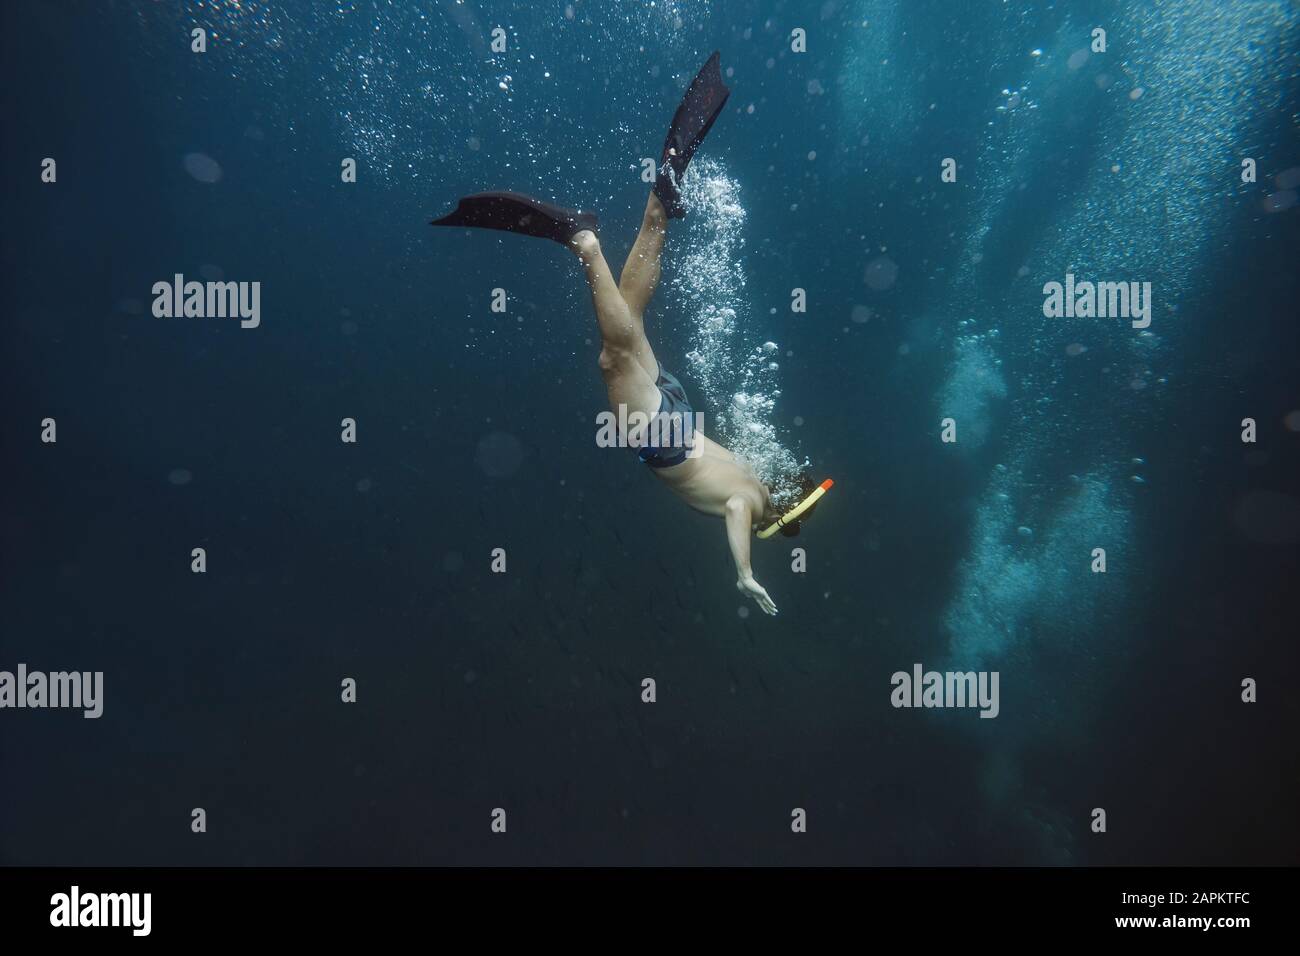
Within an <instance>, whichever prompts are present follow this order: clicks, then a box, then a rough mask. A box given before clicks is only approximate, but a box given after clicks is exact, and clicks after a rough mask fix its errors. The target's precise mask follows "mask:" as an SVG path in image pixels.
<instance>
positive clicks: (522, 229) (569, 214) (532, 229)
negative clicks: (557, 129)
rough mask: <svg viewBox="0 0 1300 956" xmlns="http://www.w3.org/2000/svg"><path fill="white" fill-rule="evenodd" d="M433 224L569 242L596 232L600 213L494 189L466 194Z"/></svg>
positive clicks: (432, 224) (432, 223)
mask: <svg viewBox="0 0 1300 956" xmlns="http://www.w3.org/2000/svg"><path fill="white" fill-rule="evenodd" d="M429 225H431V226H472V227H475V228H477V229H501V230H503V231H504V232H518V233H522V234H523V235H525V236H536V237H537V238H539V239H554V240H555V241H556V242H561V243H567V242H568V241H569V240H570V239H572V238H573V236H574V234H575V233H578V232H581V231H582V230H584V229H590V230H591V231H592V232H595V231H596V214H595V213H591V212H580V211H579V210H577V209H565V208H564V207H563V206H553V205H551V204H550V203H545V202H542V201H541V200H540V199H534V198H533V197H532V196H525V195H524V194H523V193H509V192H493V193H478V194H476V195H473V196H465V197H464V198H462V199H461V200H460V202H459V203H457V204H456V209H455V210H454V211H453V212H450V213H448V214H447V215H445V216H443V217H442V218H441V219H434V220H433V221H432V222H431V223H429Z"/></svg>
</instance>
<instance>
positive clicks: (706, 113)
mask: <svg viewBox="0 0 1300 956" xmlns="http://www.w3.org/2000/svg"><path fill="white" fill-rule="evenodd" d="M718 60H719V54H718V52H717V51H716V50H715V51H714V52H713V56H711V57H709V59H708V61H707V62H706V63H705V64H704V66H703V67H701V68H700V72H699V73H697V74H696V75H695V79H693V80H691V85H690V86H688V87H687V88H686V95H685V96H683V97H682V103H681V106H679V107H677V112H676V113H675V114H673V124H672V126H670V127H668V138H667V139H665V140H664V152H663V155H662V156H661V157H660V159H659V173H658V175H657V176H656V177H655V195H656V196H658V197H659V201H660V202H661V203H663V204H664V209H665V210H667V212H668V216H669V218H670V219H679V218H681V217H682V216H684V215H686V210H685V208H683V206H682V194H681V192H680V190H678V188H677V183H680V182H681V180H682V174H683V173H685V172H686V164H687V163H689V162H690V161H691V157H692V156H694V155H695V150H696V149H698V148H699V145H700V143H702V142H704V137H705V136H706V135H707V134H708V132H709V128H710V127H711V126H712V125H713V121H714V120H715V119H717V118H718V114H719V113H721V112H722V107H723V106H724V105H725V104H726V102H727V97H728V96H730V95H731V90H729V89H728V88H727V85H726V84H725V83H723V82H722V71H721V69H720V68H719V66H718ZM670 172H671V175H670Z"/></svg>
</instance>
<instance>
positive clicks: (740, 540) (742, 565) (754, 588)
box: [726, 495, 776, 614]
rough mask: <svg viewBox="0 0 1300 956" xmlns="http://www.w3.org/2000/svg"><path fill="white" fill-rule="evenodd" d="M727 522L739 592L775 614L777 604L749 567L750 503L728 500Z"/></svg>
mask: <svg viewBox="0 0 1300 956" xmlns="http://www.w3.org/2000/svg"><path fill="white" fill-rule="evenodd" d="M726 521H727V543H728V544H730V545H731V557H732V558H733V559H734V560H735V562H736V575H737V578H738V580H737V581H736V588H737V590H739V591H742V592H744V593H745V594H748V595H749V596H750V597H752V598H753V599H754V600H755V601H756V602H757V603H758V606H759V607H761V608H762V609H763V610H764V611H765V612H767V613H768V614H775V613H776V604H775V603H773V601H772V599H771V598H770V597H769V596H768V594H767V592H766V591H765V590H763V586H762V585H761V584H759V583H758V582H757V581H755V580H754V571H753V569H752V568H750V566H749V533H750V529H751V528H752V526H753V521H752V519H751V518H750V511H749V502H748V501H746V500H745V498H743V497H742V496H741V495H733V496H732V497H731V498H729V499H728V500H727V514H726Z"/></svg>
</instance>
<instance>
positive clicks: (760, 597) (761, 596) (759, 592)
mask: <svg viewBox="0 0 1300 956" xmlns="http://www.w3.org/2000/svg"><path fill="white" fill-rule="evenodd" d="M736 590H737V591H742V592H743V593H745V594H748V595H749V596H750V597H752V598H753V599H754V600H755V601H756V602H757V603H758V606H759V607H761V608H762V609H763V610H764V612H766V613H767V614H772V615H775V614H776V604H775V603H773V601H772V599H771V598H770V597H768V594H767V591H766V590H764V589H763V585H761V584H759V583H758V582H757V581H755V580H754V579H753V578H752V577H751V578H741V579H740V580H739V581H737V582H736Z"/></svg>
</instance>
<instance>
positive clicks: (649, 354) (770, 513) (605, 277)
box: [433, 52, 830, 614]
mask: <svg viewBox="0 0 1300 956" xmlns="http://www.w3.org/2000/svg"><path fill="white" fill-rule="evenodd" d="M730 94H731V91H730V90H729V89H728V88H727V87H726V85H725V84H724V83H723V82H722V74H721V72H720V70H719V67H718V54H717V53H716V52H715V53H714V54H713V55H712V56H711V57H709V59H708V62H707V63H705V64H704V67H703V68H702V69H701V70H700V72H699V74H698V75H697V76H696V77H695V79H694V80H693V81H691V85H690V87H688V88H687V90H686V95H685V96H684V97H683V98H682V103H681V105H680V106H679V107H678V108H677V112H676V114H675V115H674V116H673V121H672V126H671V127H669V130H668V136H667V138H666V139H665V141H664V148H663V154H662V156H661V159H660V167H659V173H658V175H657V176H656V178H655V185H654V189H653V191H652V192H651V193H650V196H649V198H648V199H647V201H646V208H645V216H644V218H643V219H642V221H641V231H640V232H639V233H638V235H637V238H636V243H635V244H634V245H633V246H632V251H631V253H630V254H629V255H628V258H627V262H626V263H625V264H624V265H623V272H622V275H621V276H620V277H619V280H618V283H617V284H615V282H614V277H613V272H612V271H611V270H610V267H609V264H608V263H607V262H606V261H605V257H604V255H603V254H602V253H601V249H600V240H599V239H597V238H596V216H595V215H594V214H593V213H588V212H580V211H577V210H572V209H565V208H563V207H561V206H554V205H551V204H549V203H545V202H541V201H539V200H537V199H533V198H531V197H529V196H524V195H522V194H520V193H511V192H491V193H479V194H478V195H474V196H466V197H465V198H463V199H461V200H460V202H459V204H458V205H457V206H456V209H455V211H454V212H452V213H450V214H449V215H446V216H443V217H442V218H441V219H436V220H434V221H433V225H435V226H474V227H478V228H483V229H501V230H505V231H507V232H518V233H522V234H524V235H528V236H536V237H539V238H545V239H553V240H555V241H556V242H559V243H562V244H564V245H565V246H567V247H568V248H569V249H570V250H572V251H573V252H574V253H576V254H577V256H578V258H579V259H580V260H581V262H582V265H583V268H584V269H585V271H586V274H587V283H588V285H590V287H591V298H592V302H593V304H594V305H595V308H596V324H597V325H598V326H599V328H600V337H601V350H600V371H601V375H602V376H603V377H604V380H605V388H606V389H607V391H608V394H609V403H610V407H611V408H612V409H614V410H615V413H618V412H619V410H620V409H621V410H622V412H623V413H624V414H623V415H620V420H626V419H627V418H630V417H631V413H640V414H641V415H642V416H643V419H642V420H648V419H658V420H659V421H661V422H662V421H665V420H667V418H668V417H672V418H673V419H674V420H676V421H682V420H686V421H690V420H692V419H693V418H694V416H693V413H692V410H691V406H690V402H689V400H688V399H687V397H686V391H685V389H683V388H682V384H681V382H679V381H678V380H677V378H676V377H675V376H674V375H673V374H672V373H670V372H668V371H666V370H665V369H664V368H663V366H662V365H660V364H659V360H658V359H657V358H656V357H655V353H654V350H653V349H652V348H651V347H650V342H649V340H647V339H646V334H645V323H644V320H643V316H644V314H645V309H646V306H647V305H648V304H649V302H650V297H651V296H652V295H653V294H654V290H655V286H656V285H657V284H658V282H659V268H660V266H659V262H660V256H661V255H662V252H663V247H664V237H665V235H666V233H667V230H668V220H669V219H678V218H681V217H682V216H684V215H685V214H686V210H685V209H684V208H683V206H682V201H681V193H680V191H679V188H678V184H679V183H680V182H681V179H682V175H683V174H684V173H685V171H686V166H687V164H688V163H689V162H690V161H691V157H692V156H694V155H695V151H696V149H698V148H699V146H700V143H701V142H703V140H704V137H705V135H706V134H707V133H708V132H709V128H710V127H712V126H713V121H714V120H716V119H717V118H718V115H719V114H720V113H721V112H722V107H723V105H724V104H725V103H726V102H727V97H728V96H729V95H730ZM679 415H680V418H678V417H677V416H679ZM664 431H668V429H664V430H659V429H656V430H655V431H652V432H650V437H649V438H645V440H643V441H641V442H640V448H639V451H638V455H639V457H640V459H641V460H642V461H643V462H645V464H647V465H648V466H649V467H650V468H651V469H652V470H653V472H654V474H655V475H656V476H658V477H659V479H660V480H662V481H663V482H664V483H665V484H666V485H668V487H669V488H671V489H672V490H673V491H674V492H676V493H677V494H678V495H679V496H680V497H681V498H682V499H683V500H684V501H685V502H686V503H687V504H688V505H690V506H691V507H692V508H694V509H696V510H697V511H701V512H703V513H704V514H708V515H714V516H716V517H720V518H723V519H724V520H725V522H726V529H727V541H728V543H729V544H730V547H731V555H732V558H733V559H734V560H735V563H736V573H737V578H738V579H737V582H736V587H737V588H738V589H739V590H741V591H743V592H744V593H745V594H748V595H749V596H750V597H752V598H753V599H754V600H755V601H756V602H757V603H758V606H759V607H761V608H762V609H763V610H764V611H766V612H767V613H768V614H775V613H776V605H775V604H774V603H773V602H772V598H771V597H769V596H768V593H767V591H766V590H764V588H763V586H762V585H761V584H759V583H758V582H757V581H756V580H754V573H753V570H752V569H751V567H750V560H749V536H750V533H751V532H752V531H754V530H755V528H756V527H758V526H760V525H763V526H766V527H764V529H763V531H761V532H760V534H759V536H760V537H764V538H766V537H770V536H771V535H772V534H773V533H774V532H775V531H776V530H778V529H779V530H780V531H781V533H782V534H784V535H787V536H793V535H795V534H798V532H799V520H800V519H801V518H804V517H807V514H809V513H811V510H812V507H814V506H815V505H816V498H817V497H820V495H821V493H824V492H825V490H826V489H827V488H829V487H830V482H829V481H828V482H824V483H823V485H822V486H821V487H820V488H819V489H818V490H817V491H814V492H813V494H812V495H809V496H808V497H806V498H803V499H802V500H801V501H800V502H799V503H798V504H797V506H796V507H795V508H793V509H791V510H790V511H787V512H786V513H785V514H784V515H783V514H782V513H781V512H779V511H777V509H776V508H775V507H774V505H773V503H772V496H771V492H770V489H769V488H768V487H767V486H766V485H764V484H763V483H762V482H761V481H759V479H758V477H757V476H756V475H755V474H754V472H753V470H752V469H751V468H750V467H749V465H748V464H746V462H745V461H744V460H743V459H740V458H737V457H736V456H735V455H733V454H732V453H731V452H729V451H727V449H725V448H723V447H722V446H721V445H719V444H718V443H717V442H715V441H712V440H711V439H709V438H708V437H707V436H705V435H704V434H703V433H702V432H701V431H699V429H698V428H694V429H688V437H687V440H686V441H681V440H679V439H680V437H681V430H680V429H678V430H677V431H676V436H675V438H674V439H673V440H665V437H664V434H663V432H664ZM641 437H642V438H644V436H641ZM811 490H812V484H811V482H810V481H808V482H805V486H804V491H805V493H806V492H808V491H811ZM814 496H815V497H814ZM796 512H797V513H796Z"/></svg>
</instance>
